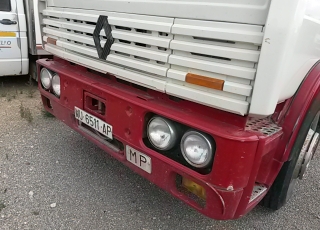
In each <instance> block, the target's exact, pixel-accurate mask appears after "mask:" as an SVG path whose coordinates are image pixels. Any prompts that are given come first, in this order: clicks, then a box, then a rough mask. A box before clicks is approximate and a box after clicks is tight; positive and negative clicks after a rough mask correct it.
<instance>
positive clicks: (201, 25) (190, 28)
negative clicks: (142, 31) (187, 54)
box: [171, 19, 263, 44]
mask: <svg viewBox="0 0 320 230" xmlns="http://www.w3.org/2000/svg"><path fill="white" fill-rule="evenodd" d="M171 32H172V33H173V34H182V35H188V36H194V37H202V38H214V39H220V40H224V41H237V42H248V43H253V44H261V43H262V38H263V33H262V27H261V26H255V25H245V24H238V23H225V22H210V21H198V20H187V19H175V21H174V25H173V26H172V31H171Z"/></svg>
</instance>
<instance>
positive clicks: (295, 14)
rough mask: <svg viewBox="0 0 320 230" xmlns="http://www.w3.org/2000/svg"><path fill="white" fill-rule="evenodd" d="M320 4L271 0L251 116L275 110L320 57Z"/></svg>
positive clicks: (293, 90) (307, 1) (298, 0)
mask: <svg viewBox="0 0 320 230" xmlns="http://www.w3.org/2000/svg"><path fill="white" fill-rule="evenodd" d="M319 5H320V4H319V1H315V0H304V1H302V0H281V1H272V3H271V7H270V12H269V16H268V20H267V26H266V29H265V35H264V39H263V44H262V49H261V54H260V60H259V64H258V69H257V76H256V80H255V84H254V89H253V95H252V99H251V106H250V111H249V112H250V114H251V115H252V116H268V115H270V114H272V113H273V112H274V110H275V107H276V105H277V103H278V102H281V101H283V100H285V99H287V98H289V97H291V96H292V95H293V94H294V93H295V92H296V90H297V89H298V87H299V85H300V84H301V82H302V80H303V79H304V78H305V76H306V74H307V73H308V71H309V70H310V69H311V67H312V66H313V65H314V64H315V63H316V62H317V61H318V60H319V59H320V35H319V31H320V21H319V15H320V6H319ZM280 19H281V20H280Z"/></svg>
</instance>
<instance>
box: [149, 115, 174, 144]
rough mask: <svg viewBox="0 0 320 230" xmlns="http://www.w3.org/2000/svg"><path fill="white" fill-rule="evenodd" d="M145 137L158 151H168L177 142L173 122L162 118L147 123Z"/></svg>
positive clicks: (155, 118) (154, 118)
mask: <svg viewBox="0 0 320 230" xmlns="http://www.w3.org/2000/svg"><path fill="white" fill-rule="evenodd" d="M147 135H148V138H149V140H150V142H151V144H152V145H153V146H154V147H156V148H157V149H159V150H169V149H171V148H172V147H173V146H174V145H175V144H176V141H177V130H176V128H175V126H174V124H173V122H172V121H170V120H168V119H164V118H162V117H153V118H152V119H151V120H150V121H149V124H148V128H147Z"/></svg>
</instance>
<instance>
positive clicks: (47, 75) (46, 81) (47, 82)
mask: <svg viewBox="0 0 320 230" xmlns="http://www.w3.org/2000/svg"><path fill="white" fill-rule="evenodd" d="M40 81H41V84H42V86H43V88H45V89H46V90H48V89H50V87H51V84H52V73H51V72H50V71H49V70H47V69H46V68H42V69H41V72H40Z"/></svg>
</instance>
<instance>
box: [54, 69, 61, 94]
mask: <svg viewBox="0 0 320 230" xmlns="http://www.w3.org/2000/svg"><path fill="white" fill-rule="evenodd" d="M52 90H53V93H54V94H55V95H56V96H58V97H60V76H59V75H58V74H54V75H53V78H52Z"/></svg>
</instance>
